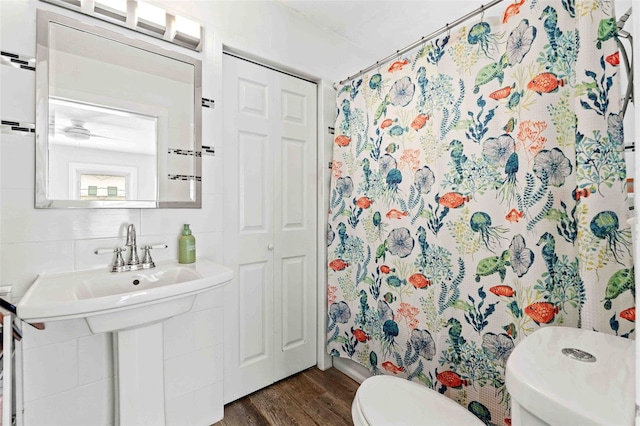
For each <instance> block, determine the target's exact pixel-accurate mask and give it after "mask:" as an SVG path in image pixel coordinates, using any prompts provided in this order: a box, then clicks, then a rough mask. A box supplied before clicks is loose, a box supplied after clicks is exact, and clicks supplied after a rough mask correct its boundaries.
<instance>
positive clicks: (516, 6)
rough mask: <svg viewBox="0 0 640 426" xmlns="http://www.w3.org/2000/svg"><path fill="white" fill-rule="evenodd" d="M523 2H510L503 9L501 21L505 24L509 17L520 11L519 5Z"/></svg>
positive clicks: (522, 0) (521, 0)
mask: <svg viewBox="0 0 640 426" xmlns="http://www.w3.org/2000/svg"><path fill="white" fill-rule="evenodd" d="M523 4H524V0H520V1H519V2H516V3H513V4H510V5H509V6H508V7H507V8H506V9H505V11H504V16H503V17H502V23H503V24H506V23H507V21H508V20H509V18H511V17H512V16H515V15H517V14H518V13H520V6H522V5H523Z"/></svg>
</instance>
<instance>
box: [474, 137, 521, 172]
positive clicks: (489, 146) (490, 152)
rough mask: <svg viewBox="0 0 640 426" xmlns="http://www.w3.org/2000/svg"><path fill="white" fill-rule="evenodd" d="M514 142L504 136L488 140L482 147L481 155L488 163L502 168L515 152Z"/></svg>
mask: <svg viewBox="0 0 640 426" xmlns="http://www.w3.org/2000/svg"><path fill="white" fill-rule="evenodd" d="M515 147H516V142H515V141H514V140H513V138H512V137H511V136H510V135H508V134H504V135H502V136H498V137H497V138H489V139H487V140H486V141H485V143H484V145H483V146H482V155H483V156H484V158H485V160H487V161H488V162H489V163H492V164H495V165H498V166H501V167H504V166H505V165H506V164H507V160H508V159H509V156H510V155H511V154H512V153H513V152H514V151H515Z"/></svg>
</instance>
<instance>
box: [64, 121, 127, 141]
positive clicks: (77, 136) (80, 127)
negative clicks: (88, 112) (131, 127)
mask: <svg viewBox="0 0 640 426" xmlns="http://www.w3.org/2000/svg"><path fill="white" fill-rule="evenodd" d="M70 121H71V125H70V126H65V127H61V128H59V132H60V133H61V134H63V135H64V136H66V137H67V138H69V139H74V140H82V141H84V140H89V139H91V138H104V139H116V138H112V137H109V136H104V135H100V134H97V133H95V132H97V131H98V130H93V131H92V130H90V129H88V128H87V127H86V126H85V124H86V122H85V121H84V120H79V119H74V118H72V119H70Z"/></svg>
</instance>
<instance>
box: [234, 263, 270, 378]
mask: <svg viewBox="0 0 640 426" xmlns="http://www.w3.org/2000/svg"><path fill="white" fill-rule="evenodd" d="M266 269H267V265H266V262H261V263H254V264H245V265H241V266H240V268H239V270H238V284H239V287H240V288H239V290H240V300H239V301H238V307H239V309H238V311H239V312H238V313H239V315H238V326H239V336H238V338H239V342H240V348H239V361H240V366H241V367H247V366H249V365H250V364H255V363H257V362H260V361H263V360H265V359H266V358H268V356H269V350H268V346H267V339H270V338H271V337H270V334H269V330H267V328H266V324H267V323H268V321H267V316H268V310H269V309H271V308H270V306H269V305H270V304H271V300H270V299H269V298H267V295H268V293H269V289H268V288H267V285H268V282H267V279H266Z"/></svg>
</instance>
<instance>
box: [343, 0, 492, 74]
mask: <svg viewBox="0 0 640 426" xmlns="http://www.w3.org/2000/svg"><path fill="white" fill-rule="evenodd" d="M503 1H504V0H493V1H491V2H489V3H487V4H486V5H484V4H483V5H481V6H480V7H479V8H477V9H475V10H473V11H471V12H469V13H467V14H466V15H464V16H462V17H461V18H458V19H456V20H455V21H453V22H451V23H448V24H447V25H445V26H444V27H442V28H440V29H439V30H436V31H434V32H432V33H431V34H429V35H427V36H424V37H422V38H421V39H420V40H418V41H416V42H414V43H412V44H410V45H409V46H407V47H405V48H403V49H399V50H397V51H396V53H392V54H391V55H389V56H387V57H386V58H383V59H380V60H379V61H376V63H375V64H373V65H371V66H369V67H367V68H365V69H363V70H360V71H359V72H357V73H355V74H354V75H352V76H350V77H347V78H346V79H344V80H342V81H341V82H340V84H341V85H342V84H344V83H346V82H347V81H350V80H353V79H354V78H356V77H358V76H361V75H363V74H364V73H366V72H368V71H371V70H372V69H375V68H377V67H379V66H380V65H382V64H384V63H386V62H389V61H391V60H392V59H395V58H397V57H398V56H399V55H402V54H403V53H406V52H408V51H410V50H412V49H415V48H416V47H418V46H420V45H421V44H423V43H426V42H427V41H429V40H431V39H433V38H435V37H437V36H439V35H440V34H444V33H446V32H448V31H450V30H451V29H452V28H453V27H456V26H458V25H460V24H461V23H463V22H464V21H466V20H468V19H469V18H473V17H474V16H476V15H480V14H482V13H484V11H485V10H487V9H489V8H491V7H493V6H495V5H496V4H498V3H502V2H503Z"/></svg>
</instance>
